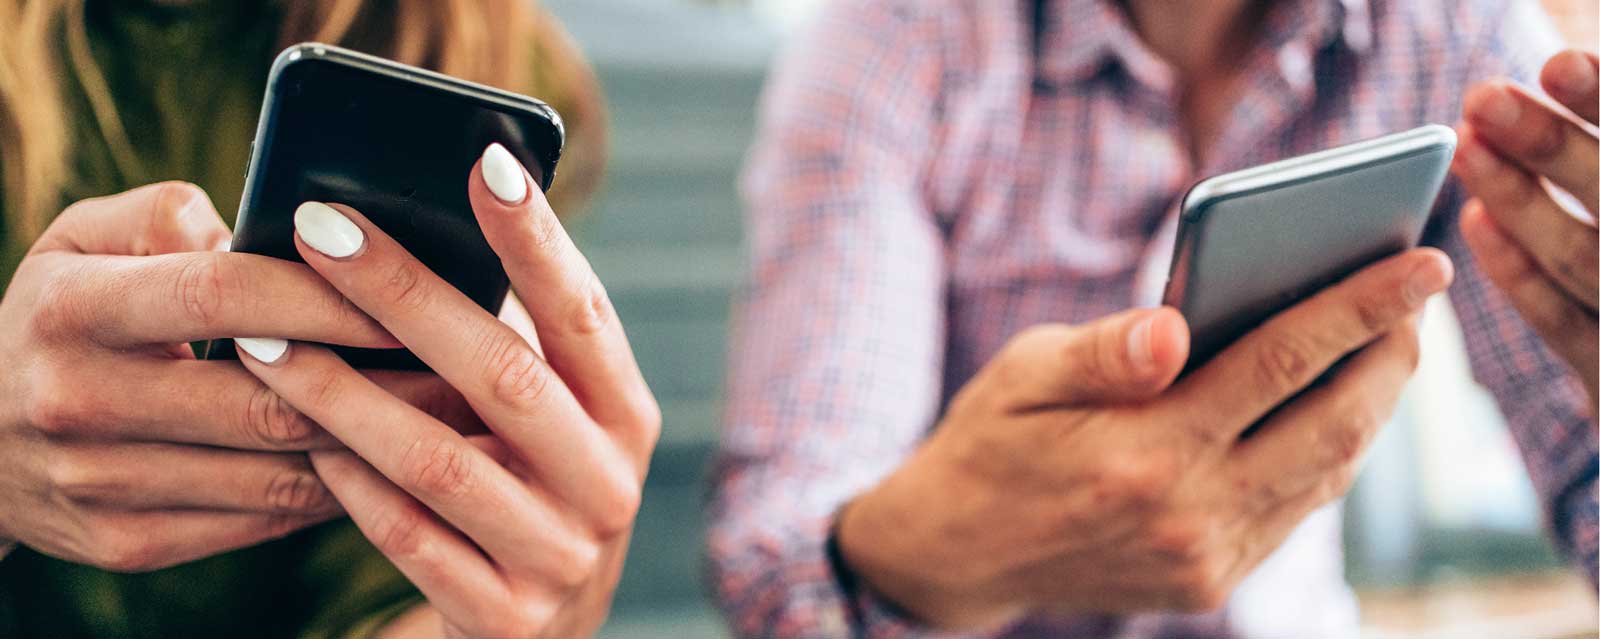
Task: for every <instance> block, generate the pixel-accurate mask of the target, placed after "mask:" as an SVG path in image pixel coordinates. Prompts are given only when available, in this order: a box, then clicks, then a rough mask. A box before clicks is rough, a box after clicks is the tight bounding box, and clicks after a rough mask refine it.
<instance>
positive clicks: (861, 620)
mask: <svg viewBox="0 0 1600 639" xmlns="http://www.w3.org/2000/svg"><path fill="white" fill-rule="evenodd" d="M826 552H827V557H828V564H829V565H830V566H831V567H832V569H833V570H832V572H833V575H834V581H835V583H836V584H837V586H838V588H839V590H840V592H841V593H842V594H843V596H844V600H845V601H846V602H848V607H849V612H850V614H851V616H852V618H853V621H854V622H855V623H854V625H855V627H857V628H859V629H860V633H859V634H860V636H863V637H867V638H868V639H934V638H937V639H987V638H989V637H995V636H998V635H999V634H1000V632H998V631H991V632H951V631H940V630H936V629H933V628H930V627H928V626H927V625H926V624H923V623H921V622H919V621H917V620H915V619H913V618H911V617H910V616H909V615H908V614H907V613H906V612H905V611H904V610H903V609H901V608H900V607H899V606H897V605H896V604H895V603H894V602H892V601H889V600H888V599H885V598H884V597H883V596H882V595H879V594H878V593H877V592H876V591H874V590H873V589H872V587H871V586H869V585H867V584H866V583H865V582H863V581H862V580H861V579H859V578H857V576H856V574H855V573H854V571H852V570H851V569H850V566H849V565H848V564H846V563H845V561H844V555H843V553H841V552H840V551H839V544H838V537H837V536H836V535H835V534H834V528H833V527H832V526H831V525H830V526H829V528H828V535H827V542H826Z"/></svg>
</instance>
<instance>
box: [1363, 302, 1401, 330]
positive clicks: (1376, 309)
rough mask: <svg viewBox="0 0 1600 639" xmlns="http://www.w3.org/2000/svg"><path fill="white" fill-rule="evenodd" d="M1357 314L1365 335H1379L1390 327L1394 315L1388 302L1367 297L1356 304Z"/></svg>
mask: <svg viewBox="0 0 1600 639" xmlns="http://www.w3.org/2000/svg"><path fill="white" fill-rule="evenodd" d="M1355 314H1356V324H1357V325H1358V326H1359V327H1360V329H1361V331H1362V334H1363V335H1377V334H1379V333H1382V332H1383V330H1384V329H1385V328H1387V327H1388V326H1389V322H1390V316H1391V315H1392V314H1393V313H1392V311H1391V310H1390V308H1389V301H1388V300H1383V299H1378V298H1375V297H1365V298H1362V299H1360V300H1358V301H1357V302H1356V304H1355Z"/></svg>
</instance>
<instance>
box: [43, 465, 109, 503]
mask: <svg viewBox="0 0 1600 639" xmlns="http://www.w3.org/2000/svg"><path fill="white" fill-rule="evenodd" d="M45 476H46V477H47V478H48V480H49V482H50V486H51V488H52V489H53V490H54V491H55V492H56V493H57V494H60V495H61V496H63V497H66V498H67V499H68V500H71V501H75V502H85V501H96V500H102V499H104V498H106V497H107V496H108V495H110V494H111V493H112V492H114V491H113V488H112V487H111V486H110V485H108V484H107V483H106V482H105V481H104V477H103V474H102V473H101V472H100V471H99V469H98V467H97V466H95V465H94V464H87V463H84V462H83V460H80V459H77V458H75V457H73V456H71V455H67V454H58V455H56V456H55V458H54V459H53V460H51V462H50V463H49V464H48V465H47V466H46V467H45Z"/></svg>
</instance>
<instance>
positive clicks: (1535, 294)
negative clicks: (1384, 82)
mask: <svg viewBox="0 0 1600 639" xmlns="http://www.w3.org/2000/svg"><path fill="white" fill-rule="evenodd" d="M1539 83H1540V84H1541V85H1543V87H1544V90H1545V92H1546V93H1548V94H1549V95H1550V97H1551V98H1554V100H1555V102H1556V103H1558V104H1552V103H1550V102H1549V101H1547V100H1544V99H1542V98H1538V97H1535V96H1534V95H1533V94H1531V93H1528V92H1527V91H1526V90H1525V89H1523V88H1521V87H1518V86H1515V85H1514V84H1512V83H1511V82H1510V81H1507V80H1503V79H1499V80H1491V81H1488V82H1484V83H1482V84H1479V85H1477V86H1475V87H1473V88H1472V89H1471V90H1469V91H1468V92H1467V95H1466V99H1465V104H1464V105H1463V109H1462V110H1463V112H1464V116H1463V117H1464V119H1465V121H1464V122H1463V123H1462V124H1460V125H1459V126H1458V128H1457V132H1458V133H1459V134H1460V138H1461V141H1460V146H1459V147H1458V148H1457V150H1456V157H1455V161H1454V162H1453V163H1452V165H1451V170H1452V171H1453V172H1454V173H1455V174H1456V175H1457V176H1458V177H1460V178H1461V181H1462V183H1463V184H1464V185H1465V186H1466V188H1467V190H1468V191H1469V192H1471V194H1472V196H1473V197H1472V199H1470V200H1468V201H1467V203H1466V205H1465V206H1464V207H1463V208H1462V211H1461V233H1462V235H1463V236H1464V237H1465V238H1466V240H1467V245H1468V247H1470V248H1471V250H1472V252H1473V254H1474V255H1475V256H1476V257H1477V260H1478V263H1479V264H1480V265H1481V266H1482V268H1483V271H1484V273H1485V274H1486V275H1487V276H1488V277H1489V279H1490V280H1491V281H1493V282H1494V283H1495V285H1496V286H1498V287H1499V288H1500V290H1501V291H1503V292H1504V293H1505V294H1506V296H1507V297H1509V298H1510V299H1511V303H1512V304H1513V305H1515V306H1516V308H1517V311H1518V312H1520V313H1521V314H1522V318H1523V319H1524V320H1526V321H1527V322H1528V324H1529V325H1531V326H1532V327H1533V329H1534V331H1535V332H1537V333H1538V334H1539V336H1540V337H1542V338H1543V339H1544V341H1545V343H1546V344H1548V345H1549V346H1550V347H1551V349H1552V350H1554V351H1555V352H1556V353H1557V354H1559V355H1560V356H1561V357H1562V358H1563V359H1565V360H1566V361H1567V363H1568V364H1570V365H1571V366H1572V367H1573V369H1575V370H1576V371H1577V373H1578V376H1579V377H1581V378H1582V379H1583V383H1584V385H1585V386H1586V387H1587V388H1588V390H1589V398H1590V401H1591V404H1590V405H1591V406H1594V402H1595V401H1597V399H1600V393H1597V392H1596V381H1595V379H1596V370H1595V369H1596V367H1597V362H1596V351H1597V340H1600V335H1597V334H1600V330H1597V319H1596V311H1595V308H1596V298H1597V297H1600V285H1597V283H1596V270H1597V268H1600V265H1597V261H1600V248H1597V246H1600V232H1597V231H1596V227H1595V213H1596V212H1597V211H1600V143H1597V136H1596V118H1597V115H1600V114H1597V112H1600V59H1597V58H1596V56H1595V54H1593V53H1588V52H1584V51H1577V50H1570V51H1565V52H1562V53H1560V54H1557V55H1556V56H1554V57H1552V58H1550V60H1549V61H1548V62H1546V63H1545V65H1544V70H1543V71H1542V72H1541V73H1540V74H1539ZM1552 185H1553V186H1555V187H1557V188H1559V189H1560V190H1561V191H1565V192H1566V194H1568V195H1570V196H1571V197H1564V196H1563V195H1560V194H1558V193H1557V192H1555V191H1553V190H1552V189H1550V188H1549V187H1550V186H1552Z"/></svg>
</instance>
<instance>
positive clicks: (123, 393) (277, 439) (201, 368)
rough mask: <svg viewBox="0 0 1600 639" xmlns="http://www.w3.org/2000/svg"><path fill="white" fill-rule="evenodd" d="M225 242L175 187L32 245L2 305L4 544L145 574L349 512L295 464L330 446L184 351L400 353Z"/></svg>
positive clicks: (156, 188)
mask: <svg viewBox="0 0 1600 639" xmlns="http://www.w3.org/2000/svg"><path fill="white" fill-rule="evenodd" d="M228 237H229V234H228V228H227V226H225V225H224V224H223V223H222V220H221V218H220V217H218V215H217V212H216V210H215V209H214V208H212V206H211V202H210V200H209V199H207V198H206V195H205V193H204V192H202V191H201V190H200V189H198V188H196V187H194V186H192V185H189V184H181V183H164V184H155V185H150V186H146V187H142V188H138V189H134V190H132V191H128V192H126V193H122V194H119V195H114V196H110V197H104V198H97V199H92V200H85V201H83V202H79V203H77V204H74V205H72V206H71V207H69V208H68V209H67V210H66V211H64V212H62V214H61V215H60V216H59V217H58V218H57V219H56V221H55V222H54V223H53V224H52V225H51V226H50V228H49V229H48V230H46V231H45V233H44V235H43V236H42V237H40V239H39V240H38V242H37V243H35V244H34V246H33V247H32V249H31V250H30V251H29V253H28V255H27V257H26V258H25V259H24V260H23V261H22V264H21V265H20V267H19V268H18V269H17V271H16V275H15V277H14V278H13V279H12V281H11V284H10V286H9V287H8V288H7V289H6V292H5V298H4V300H3V301H0V327H3V328H4V330H3V331H0V361H3V362H4V367H3V372H0V546H5V545H7V543H6V542H9V541H15V542H21V543H22V544H24V545H27V546H28V547H30V548H33V549H34V550H37V551H39V552H42V553H45V554H48V555H51V556H54V557H58V558H61V559H65V560H68V561H74V562H80V563H85V564H90V565H94V566H98V567H102V568H108V569H111V570H118V571H137V570H147V569H154V568H160V567H164V566H170V565H173V564H177V563H181V562H184V561H189V560H193V559H198V558H201V557H206V556H210V555H213V554H217V553H220V552H223V551H226V550H231V549H234V548H239V547H243V546H249V545H253V544H256V543H259V542H261V541H264V540H267V539H272V538H275V537H279V536H282V535H284V534H287V533H289V532H291V531H293V530H296V529H299V528H301V527H304V526H306V525H309V524H311V523H315V522H318V521H321V520H324V519H328V518H330V517H332V516H333V515H334V514H336V513H337V512H338V505H337V503H335V502H334V500H333V499H331V497H330V495H329V494H328V493H327V491H326V490H325V489H324V488H323V486H322V482H321V481H319V480H318V479H317V477H316V475H315V473H313V472H312V469H311V466H310V464H309V463H308V462H307V460H306V456H305V454H304V453H303V452H296V451H305V450H309V449H313V448H321V447H330V446H337V442H335V441H334V440H333V439H332V438H330V437H328V436H327V434H326V433H324V432H322V430H321V429H320V428H317V427H316V426H315V425H314V424H313V423H312V422H311V421H310V420H307V419H306V418H305V417H304V416H302V415H300V414H299V413H297V412H295V410H294V409H293V408H291V407H290V406H289V405H288V404H286V403H284V402H283V401H281V400H279V399H278V396H277V395H275V394H273V393H272V392H271V391H270V390H268V389H267V388H266V387H265V386H264V385H262V384H261V382H260V381H259V380H257V379H256V378H255V377H254V376H252V375H250V374H249V373H247V372H245V370H244V369H243V368H241V367H240V366H239V364H238V363H237V362H221V361H198V360H196V359H195V357H194V354H193V352H191V351H190V349H189V345H188V344H187V342H191V341H198V340H205V339H211V338H217V337H232V336H237V335H264V334H265V335H284V334H290V335H294V336H296V337H298V338H301V339H310V340H318V341H323V342H334V343H340V344H349V345H355V346H371V347H382V346H388V347H393V346H397V345H398V344H397V342H395V340H394V338H393V337H391V336H390V335H389V334H388V333H387V332H385V331H384V330H383V329H382V328H381V327H379V326H378V324H377V323H376V322H374V321H372V319H371V318H369V317H367V316H366V315H365V314H363V313H361V311H360V310H358V309H356V308H355V307H354V306H351V305H349V304H348V303H346V302H345V301H344V300H343V298H342V297H341V296H340V295H339V294H338V292H337V291H335V290H334V289H333V287H331V286H329V285H328V283H327V282H326V281H324V280H323V279H322V278H320V277H318V276H317V274H316V273H314V272H312V271H311V269H309V268H307V267H306V266H305V265H302V264H294V263H291V262H286V261H283V260H276V259H271V258H266V257H261V256H256V255H244V254H230V253H226V252H221V250H222V249H224V248H225V247H226V246H227V241H228ZM282 308H294V309H296V312H295V313H279V312H273V311H274V310H275V309H282ZM381 379H382V381H383V383H384V384H385V385H386V386H388V387H390V388H392V389H395V391H396V392H399V393H401V394H403V395H405V396H407V397H411V398H413V401H418V402H419V403H421V402H422V401H428V402H433V403H436V404H439V402H437V401H435V400H436V399H439V398H447V396H448V393H447V391H449V389H448V387H446V386H444V385H443V384H442V383H439V382H438V380H437V378H436V377H432V376H421V375H416V374H411V375H385V376H383V377H382V378H381ZM430 379H431V380H432V381H431V382H430V381H429V380H430ZM455 401H457V402H459V401H460V400H459V399H456V400H455ZM440 405H442V404H440Z"/></svg>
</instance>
